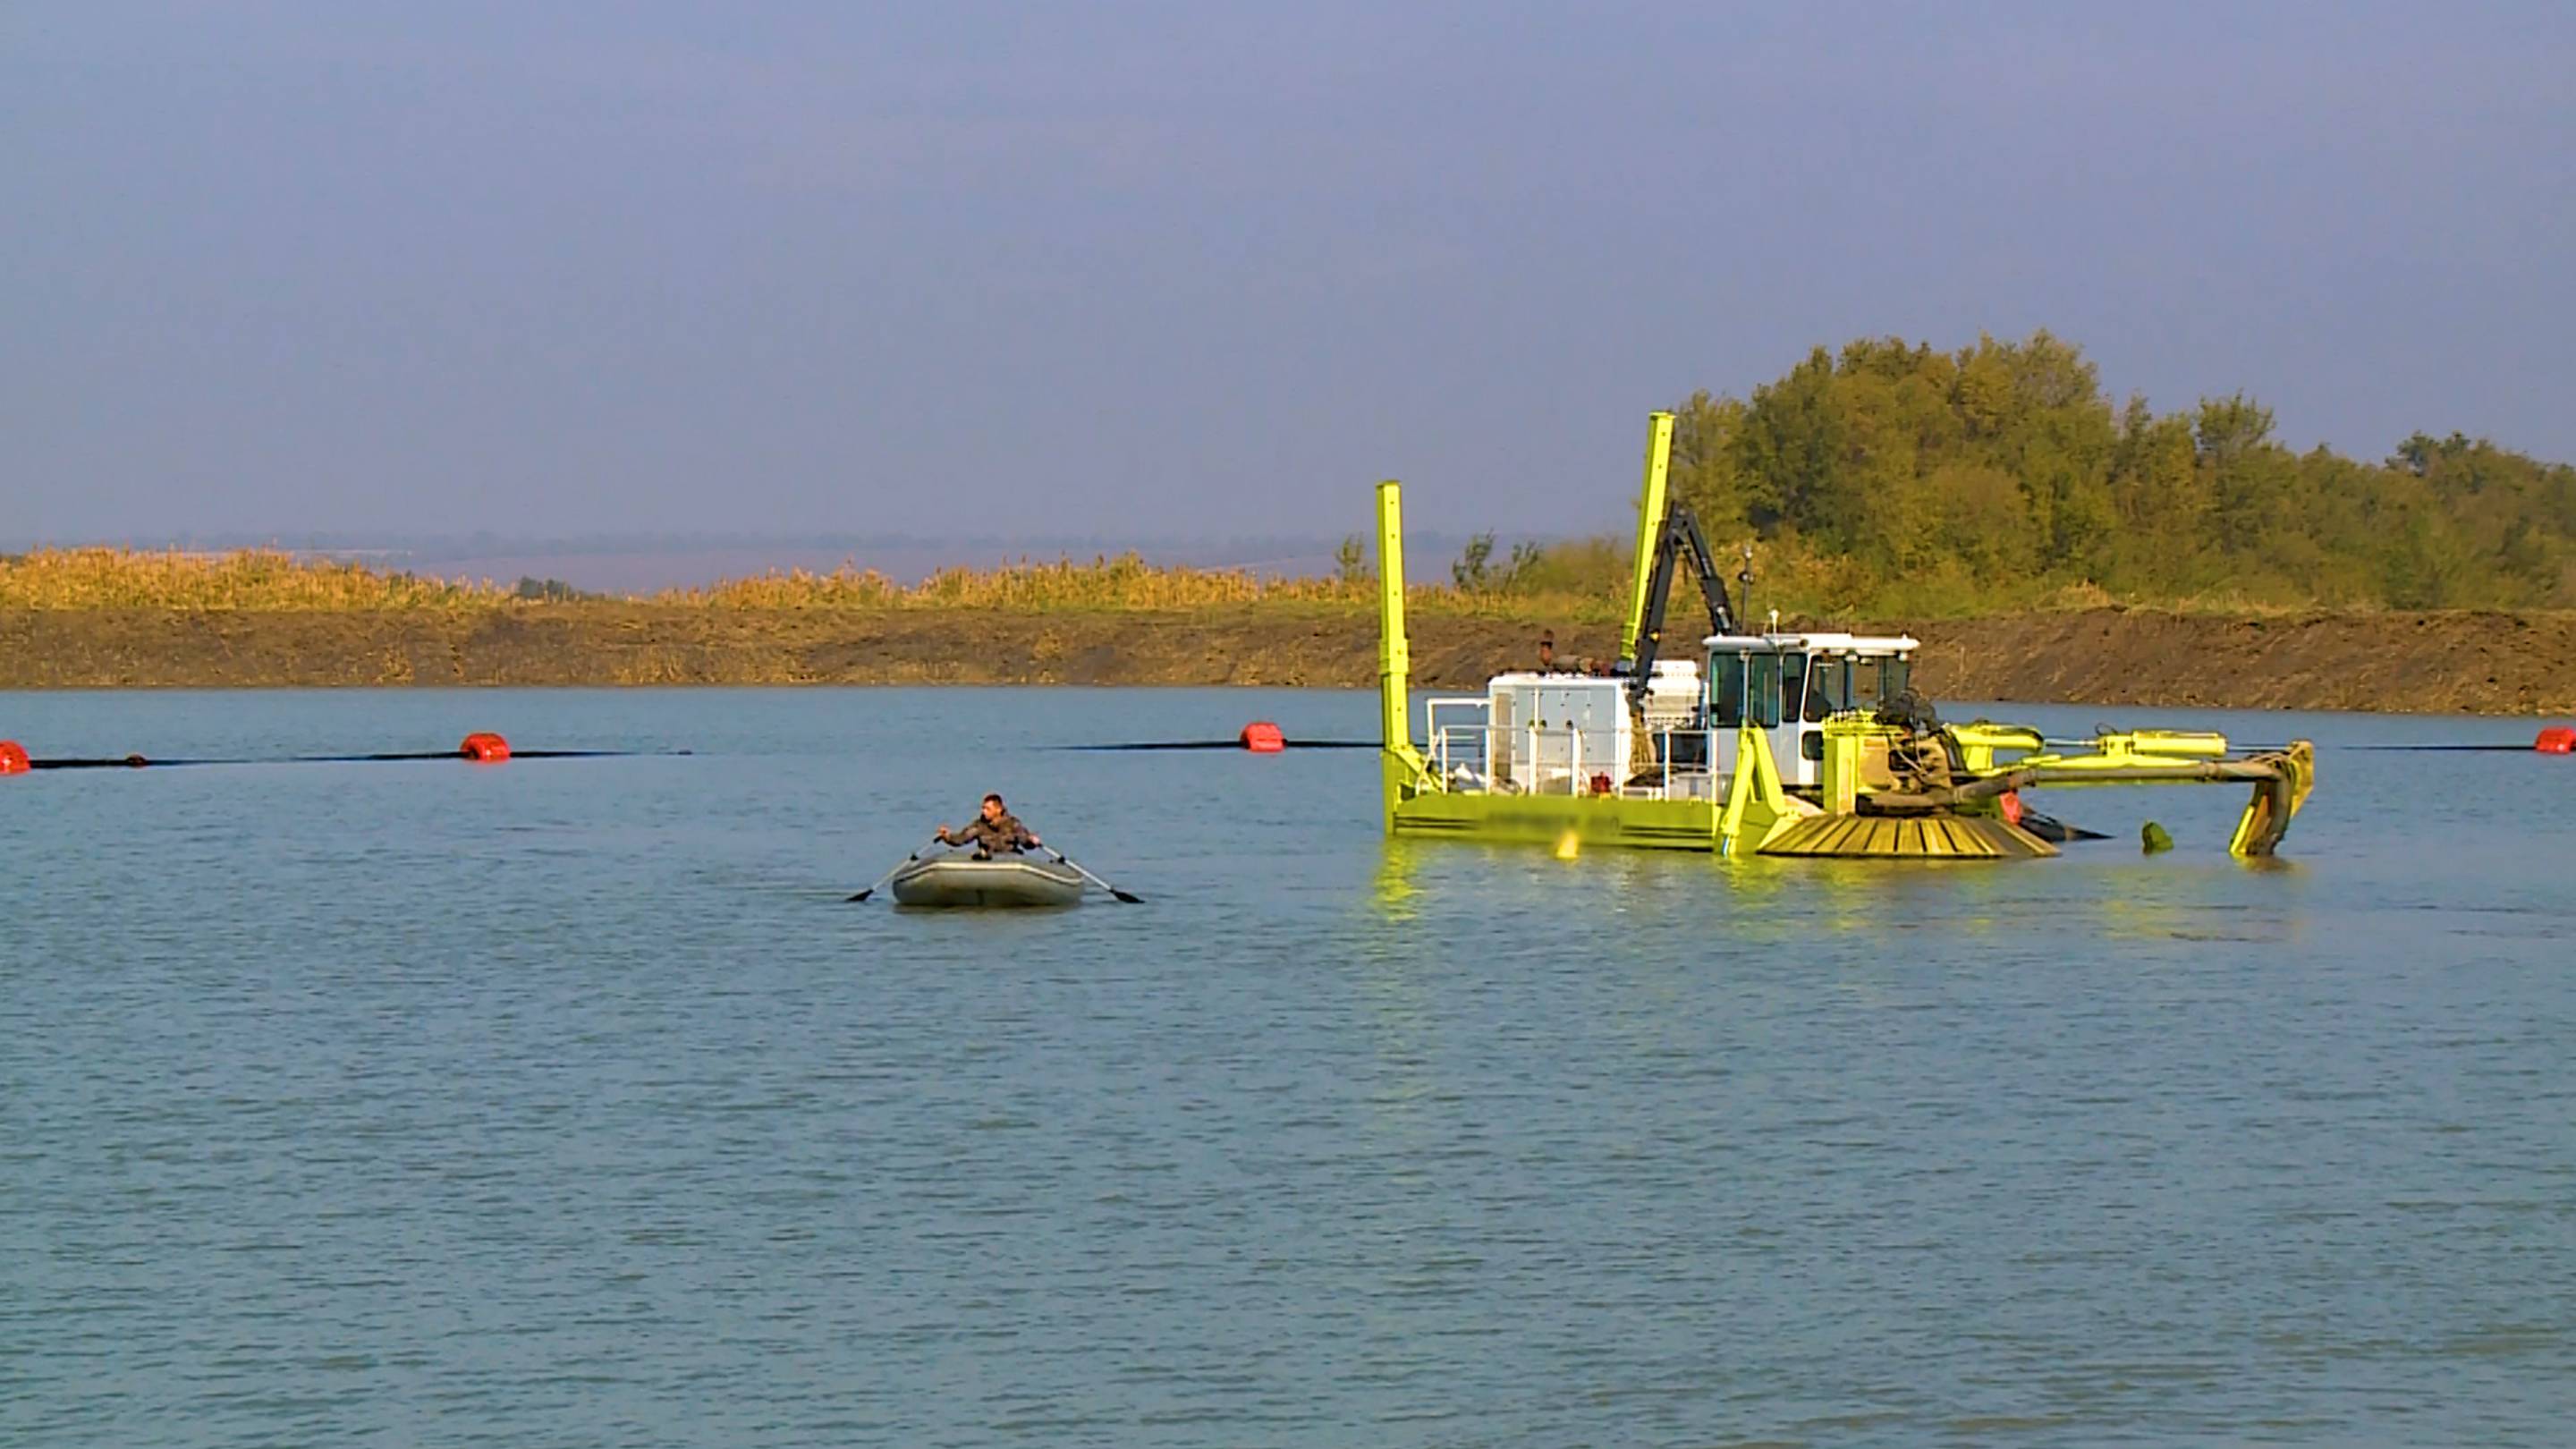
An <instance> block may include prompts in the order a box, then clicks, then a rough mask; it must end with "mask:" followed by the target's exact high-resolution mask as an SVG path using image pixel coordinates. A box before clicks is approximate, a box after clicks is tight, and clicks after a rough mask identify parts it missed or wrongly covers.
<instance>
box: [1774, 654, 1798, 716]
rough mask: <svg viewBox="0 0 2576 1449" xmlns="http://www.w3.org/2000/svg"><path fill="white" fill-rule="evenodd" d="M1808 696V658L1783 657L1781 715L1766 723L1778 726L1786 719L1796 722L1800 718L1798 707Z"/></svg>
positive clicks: (1781, 658) (1784, 655)
mask: <svg viewBox="0 0 2576 1449" xmlns="http://www.w3.org/2000/svg"><path fill="white" fill-rule="evenodd" d="M1806 694H1807V656H1806V655H1804V654H1783V655H1781V656H1780V713H1779V715H1778V717H1777V718H1774V719H1771V720H1767V721H1765V723H1768V724H1778V723H1779V722H1780V721H1781V720H1784V719H1786V720H1794V719H1796V718H1798V706H1799V703H1800V702H1801V701H1802V700H1804V699H1805V698H1806Z"/></svg>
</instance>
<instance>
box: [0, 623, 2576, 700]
mask: <svg viewBox="0 0 2576 1449" xmlns="http://www.w3.org/2000/svg"><path fill="white" fill-rule="evenodd" d="M1899 622H1901V621H1878V624H1877V627H1882V628H1885V627H1896V626H1897V624H1898V623H1899ZM2571 623H2576V616H2571V615H2566V614H2479V613H2459V614H2327V613H2319V614H2309V615H2288V616H2281V617H2274V618H2261V619H2249V618H2221V617H2209V616H2200V615H2189V614H2168V613H2158V612H2154V611H2149V610H2137V609H2095V610H2088V611H2085V612H2081V613H2069V614H2038V615H2026V616H2017V617H2010V618H1998V619H1981V620H1958V621H1948V622H1942V623H1927V624H1916V625H1911V626H1908V627H1909V629H1910V632H1912V633H1913V634H1914V635H1915V636H1916V637H1918V638H1920V639H1922V640H1923V641H1924V649H1923V654H1922V665H1921V679H1922V682H1923V684H1924V686H1925V689H1926V692H1928V693H1930V694H1932V695H1934V696H1935V697H1937V698H1944V699H1966V700H2016V701H2028V702H2042V703H2044V702H2068V703H2085V704H2140V705H2216V706H2227V707H2235V708H2299V709H2371V710H2410V711H2443V712H2450V711H2476V712H2485V713H2496V714H2534V713H2552V714H2555V713H2565V712H2569V711H2576V629H2571V628H2570V625H2571ZM1537 628H1538V623H1537V622H1535V621H1519V620H1505V619H1467V618H1455V617H1443V616H1438V615H1433V616H1428V617H1424V618H1420V619H1418V620H1416V621H1415V626H1414V639H1413V665H1414V679H1415V682H1416V683H1418V684H1422V685H1425V686H1429V687H1434V688H1448V689H1470V688H1474V687H1476V686H1478V685H1481V684H1482V683H1483V682H1484V679H1485V677H1486V676H1487V675H1489V674H1491V673H1493V672H1495V671H1496V670H1498V669H1503V668H1508V667H1513V666H1517V665H1526V664H1528V663H1530V662H1532V660H1533V641H1534V640H1535V637H1536V631H1537ZM1556 635H1557V639H1558V642H1559V645H1560V647H1561V649H1562V651H1563V652H1564V653H1565V654H1567V655H1569V656H1581V655H1607V654H1609V653H1610V652H1612V650H1613V649H1614V648H1615V647H1616V644H1617V640H1616V637H1615V635H1614V633H1613V631H1612V630H1610V629H1609V628H1607V627H1604V626H1590V627H1586V626H1571V627H1560V628H1558V629H1557V630H1556ZM1376 674H1377V632H1376V623H1375V620H1374V618H1372V617H1370V616H1368V615H1365V614H1354V613H1351V612H1348V611H1344V610H1329V611H1326V610H1314V611H1305V610H1299V609H1295V608H1290V607H1281V606H1255V607H1244V608H1233V609H1221V610H1210V611H1204V612H1174V613H1099V614H1077V613H1054V614H1028V613H999V612H986V611H975V610H953V611H927V610H888V611H883V612H842V611H831V612H825V611H814V612H798V611H779V612H740V611H724V610H716V609H706V608H688V607H670V606H656V605H643V604H564V605H537V606H529V607H525V608H511V609H499V610H479V611H464V612H458V613H453V614H449V613H437V612H431V611H407V612H387V613H185V612H171V611H133V612H124V611H117V612H107V611H95V612H93V611H13V612H0V688H12V689H29V688H37V689H42V688H96V687H117V686H285V685H391V684H433V685H434V684H445V685H570V684H920V683H940V684H1235V685H1325V686H1342V687H1357V686H1365V685H1368V684H1371V683H1374V682H1375V679H1376Z"/></svg>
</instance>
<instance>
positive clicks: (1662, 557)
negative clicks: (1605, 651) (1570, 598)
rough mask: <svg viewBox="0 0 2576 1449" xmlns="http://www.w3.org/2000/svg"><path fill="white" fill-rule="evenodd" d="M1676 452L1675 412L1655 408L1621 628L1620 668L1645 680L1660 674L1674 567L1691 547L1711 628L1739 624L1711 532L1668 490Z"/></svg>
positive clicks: (1712, 630) (1713, 631)
mask: <svg viewBox="0 0 2576 1449" xmlns="http://www.w3.org/2000/svg"><path fill="white" fill-rule="evenodd" d="M1672 455H1673V415H1672V414H1671V413H1652V414H1649V415H1648V419H1647V431H1646V479H1645V484H1644V486H1643V487H1642V488H1640V489H1639V491H1638V498H1637V561H1636V567H1635V570H1634V572H1633V574H1632V576H1631V578H1630V580H1629V586H1628V618H1627V622H1626V624H1625V625H1624V626H1623V627H1622V628H1621V630H1620V633H1619V665H1618V672H1619V673H1621V674H1624V675H1627V676H1629V677H1630V678H1633V679H1636V680H1640V681H1642V680H1645V679H1647V678H1649V677H1651V676H1652V675H1653V674H1654V672H1655V659H1656V657H1657V656H1658V655H1660V654H1661V653H1662V652H1663V645H1664V615H1665V611H1666V610H1667V609H1668V608H1669V607H1670V606H1671V604H1672V598H1673V570H1674V569H1675V568H1677V567H1679V566H1680V563H1681V558H1682V555H1683V554H1684V553H1685V552H1687V553H1688V554H1689V556H1690V565H1691V571H1692V572H1693V573H1695V574H1697V575H1698V576H1699V592H1700V598H1701V600H1702V602H1704V603H1706V604H1707V605H1708V632H1709V633H1711V634H1728V633H1732V632H1734V629H1735V610H1734V608H1733V607H1732V606H1731V605H1729V604H1728V602H1727V598H1726V582H1725V579H1724V576H1723V575H1721V574H1719V573H1718V571H1717V558H1716V555H1715V554H1714V553H1713V552H1712V551H1711V550H1710V548H1709V546H1708V536H1707V535H1706V534H1703V533H1701V532H1700V528H1699V519H1698V518H1697V517H1695V516H1693V514H1692V513H1691V511H1690V509H1689V507H1688V506H1686V505H1683V504H1679V503H1673V502H1671V501H1670V498H1669V495H1668V493H1667V492H1666V488H1665V483H1666V479H1667V477H1668V475H1669V474H1670V472H1671V468H1672Z"/></svg>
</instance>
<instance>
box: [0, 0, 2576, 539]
mask: <svg viewBox="0 0 2576 1449" xmlns="http://www.w3.org/2000/svg"><path fill="white" fill-rule="evenodd" d="M2571 74H2576V6H2571V5H2566V4H2563V3H2535V4H2484V5H2478V4H2469V5H2461V6H2455V7H2442V6H2430V5H2423V4H2418V3H2405V4H2382V3H2362V0H2354V3H2342V4H2292V3H2276V4H2262V5H2245V4H2182V3H2172V4H2155V5H2142V6H2120V7H2116V8H2115V7H2110V6H2094V5H2080V6H2065V5H2054V4H2030V5H1943V6H1903V5H1893V4H1890V5H1883V6H1873V5H1835V4H1799V5H1794V6H1788V5H1779V4H1764V5H1750V6H1736V5H1725V4H1714V3H1678V4H1617V3H1606V4H1605V3H1592V4H1579V5H1578V4H1566V5H1518V4H1507V3H1478V4H1451V3H1414V4H1405V5H1386V4H1343V3H1337V0H1299V3H1295V4H1274V5H1261V6H1253V5H1241V4H1223V3H1209V0H1187V3H1173V4H1162V3H1100V4H1085V5H1070V4H1014V3H976V0H935V3H933V0H925V3H917V4H902V5H867V4H848V3H813V4H791V3H759V4H756V3H745V4H740V5H709V4H704V3H678V0H627V3H619V4H607V3H576V0H561V3H550V4H545V5H528V4H525V3H496V4H479V3H440V4H436V5H424V4H420V3H417V0H404V3H374V0H331V3H322V0H308V3H304V4H291V5H290V4H260V3H250V0H243V3H233V4H189V3H166V4H153V5H144V4H126V3H117V0H77V3H54V0H15V3H12V4H10V5H8V6H6V7H0V197H6V198H8V203H9V212H10V214H9V216H8V218H7V219H6V221H5V223H0V539H18V540H45V541H55V542H69V541H78V540H86V539H138V540H140V539H152V538H163V537H173V536H178V535H182V534H190V533H209V532H217V533H241V532H249V533H254V534H256V533H265V532H274V533H277V534H281V535H305V534H313V533H333V534H341V535H359V536H365V535H370V534H375V533H383V534H386V535H389V536H392V535H407V534H458V533H465V532H471V531H478V530H480V531H490V532H493V533H496V534H498V535H501V536H505V537H563V536H574V535H578V536H583V537H595V536H603V535H619V534H622V533H627V532H633V533H638V534H646V533H650V534H662V533H687V532H692V531H714V532H722V533H726V534H731V535H757V536H793V535H798V534H804V533H816V532H830V533H852V532H861V533H865V532H902V533H908V534H912V535H917V536H925V537H934V538H935V537H940V536H947V535H974V536H977V537H996V536H998V537H1004V538H1008V537H1019V536H1028V537H1040V536H1050V535H1064V534H1080V535H1084V536H1099V537H1110V538H1121V537H1134V538H1137V539H1164V538H1176V537H1194V536H1254V535H1260V536H1268V535H1297V536H1307V535H1319V536H1323V537H1338V536H1339V535H1341V534H1343V533H1346V532H1354V531H1362V530H1365V529H1367V528H1368V527H1369V498H1370V492H1369V488H1370V485H1371V484H1372V483H1373V482H1375V481H1376V480H1377V479H1379V478H1383V477H1399V478H1402V479H1404V480H1405V481H1406V483H1407V485H1408V492H1407V504H1408V511H1409V514H1410V515H1411V517H1412V518H1413V519H1414V520H1415V521H1417V522H1420V521H1423V520H1425V519H1431V520H1436V521H1438V522H1440V523H1442V524H1445V525H1447V526H1451V527H1453V528H1457V529H1467V528H1478V527H1486V528H1495V529H1499V530H1502V531H1504V532H1506V533H1510V534H1529V533H1535V534H1574V533H1589V532H1595V531H1605V530H1615V529H1618V528H1622V527H1624V526H1626V525H1625V520H1626V518H1627V516H1628V513H1629V510H1630V508H1631V506H1632V504H1631V497H1632V494H1633V492H1634V489H1635V477H1634V474H1635V470H1636V464H1637V459H1638V456H1639V453H1640V450H1641V447H1642V444H1643V441H1644V431H1645V414H1646V413H1647V412H1648V411H1649V410H1650V409H1653V408H1656V407H1659V406H1667V405H1670V404H1671V403H1672V402H1674V401H1675V400H1677V399H1679V398H1681V397H1683V396H1686V395H1687V394H1689V393H1690V392H1691V391H1693V390H1695V389H1700V388H1706V389H1708V390H1710V391H1713V392H1719V393H1735V394H1738V395H1741V394H1743V393H1745V392H1747V391H1749V390H1750V389H1751V388H1753V387H1755V386H1757V385H1759V384H1761V383H1763V382H1766V381H1768V380H1770V379H1773V378H1775V377H1777V376H1779V375H1780V374H1781V373H1783V372H1785V371H1786V370H1787V369H1788V368H1789V367H1790V366H1791V365H1793V364H1794V363H1795V362H1797V361H1798V360H1799V359H1800V358H1801V357H1803V356H1804V355H1805V354H1806V353H1807V351H1808V350H1809V349H1811V348H1813V347H1815V346H1818V345H1828V346H1830V345H1837V344H1839V343H1841V342H1844V341H1847V340H1850V339H1852V338H1854V337H1859V336H1864V335H1873V336H1875V335H1899V336H1903V337H1906V338H1909V339H1915V340H1925V341H1930V342H1932V343H1934V344H1936V345H1939V346H1943V347H1957V346H1961V345H1965V344H1968V343H1971V342H1973V341H1974V340H1975V339H1976V337H1977V335H1978V334H1979V333H1980V332H1981V331H1982V332H1991V333H1993V334H1995V335H1998V336H2022V335H2027V334H2028V333H2029V332H2031V331H2032V330H2034V329H2037V328H2042V327H2045V328H2047V329H2049V330H2051V331H2053V332H2054V333H2056V334H2057V335H2059V336H2061V337H2064V338H2067V339H2069V340H2072V341H2074V342H2076V343H2078V344H2080V345H2081V346H2082V347H2083V348H2084V349H2085V351H2086V353H2087V354H2088V356H2090V357H2091V358H2092V359H2093V360H2094V361H2095V362H2096V363H2097V364H2098V365H2099V367H2100V371H2101V375H2102V379H2103V382H2104V383H2105V385H2106V386H2107V387H2108V388H2109V389H2110V390H2111V391H2112V392H2113V393H2114V394H2116V395H2122V396H2125V395H2126V394H2128V393H2131V392H2142V393H2144V394H2145V395H2146V396H2147V397H2148V399H2149V400H2150V401H2151V402H2152V403H2154V404H2155V405H2157V406H2159V407H2162V408H2174V407H2181V406H2186V405H2188V404H2190V403H2191V402H2192V401H2194V400H2195V399H2197V398H2199V397H2201V396H2204V395H2212V394H2216V395H2224V394H2227V393H2231V392H2236V391H2239V390H2242V391H2245V392H2247V393H2250V394H2252V395H2254V396H2255V397H2257V398H2259V399H2261V400H2262V401H2264V402H2265V403H2267V404H2269V405H2270V406H2271V407H2272V408H2273V409H2274V410H2275V412H2276V414H2277V416H2278V418H2279V423H2280V428H2279V431H2280V433H2281V435H2282V436H2283V437H2284V438H2285V440H2287V441H2289V442H2291V443H2293V444H2296V445H2299V446H2307V445H2310V444H2314V443H2320V442H2322V443H2326V444H2329V445H2331V446H2333V447H2335V448H2337V449H2340V450H2343V451H2346V452H2349V453H2352V454H2355V455H2357V456H2361V457H2365V458H2377V457H2380V456H2383V455H2385V454H2386V453H2387V451H2388V450H2389V448H2390V447H2391V445H2393V444H2394V443H2395V442H2396V441H2397V440H2398V439H2400V438H2402V437H2404V436H2406V435H2407V434H2408V433H2411V432H2413V431H2415V430H2417V429H2424V430H2427V431H2433V432H2439V433H2447V432H2450V431H2452V430H2459V431H2463V432H2467V433H2469V434H2471V435H2488V436H2492V437H2493V438H2495V439H2496V440H2497V441H2498V442H2501V443H2504V444H2505V445H2507V446H2510V447H2515V448H2519V449H2523V450H2525V451H2529V452H2534V453H2537V454H2540V455H2542V456H2545V457H2550V458H2555V459H2576V407H2571V406H2570V405H2569V404H2570V401H2571V399H2576V345H2571V344H2576V328H2571V323H2576V98H2572V97H2576V92H2571V91H2570V89H2569V88H2568V86H2567V84H2566V79H2567V77H2568V76H2570V75H2571Z"/></svg>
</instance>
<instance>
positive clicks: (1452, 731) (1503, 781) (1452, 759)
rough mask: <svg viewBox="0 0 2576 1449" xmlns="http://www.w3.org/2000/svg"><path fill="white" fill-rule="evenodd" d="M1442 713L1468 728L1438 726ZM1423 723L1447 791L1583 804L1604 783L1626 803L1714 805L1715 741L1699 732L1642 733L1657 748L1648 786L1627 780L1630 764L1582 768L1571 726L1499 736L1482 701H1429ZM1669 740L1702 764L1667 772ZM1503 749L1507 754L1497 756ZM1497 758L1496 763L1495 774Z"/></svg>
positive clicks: (1578, 735) (1577, 733) (1579, 739)
mask: <svg viewBox="0 0 2576 1449" xmlns="http://www.w3.org/2000/svg"><path fill="white" fill-rule="evenodd" d="M1444 713H1446V714H1460V713H1463V714H1467V715H1469V716H1470V720H1469V721H1467V722H1451V723H1443V722H1442V716H1443V714H1444ZM1426 715H1427V723H1428V726H1429V729H1430V733H1431V748H1430V752H1429V763H1430V765H1431V771H1432V774H1433V775H1434V776H1435V777H1436V778H1438V779H1439V781H1440V783H1441V785H1442V786H1443V787H1444V788H1447V789H1452V790H1465V791H1467V792H1469V793H1477V794H1512V795H1567V796H1582V795H1590V794H1593V793H1595V792H1594V790H1593V789H1592V783H1593V781H1594V780H1595V779H1597V778H1599V777H1602V776H1607V777H1608V778H1609V779H1610V780H1611V781H1612V782H1613V783H1612V786H1611V790H1610V793H1612V794H1616V795H1621V796H1625V797H1627V798H1630V799H1643V800H1670V799H1676V798H1680V799H1700V798H1713V797H1714V796H1715V794H1716V791H1717V778H1716V758H1715V753H1714V741H1713V740H1712V739H1711V738H1710V734H1709V732H1708V731H1706V730H1698V729H1662V730H1654V731H1650V732H1648V733H1647V736H1646V738H1647V739H1648V740H1650V741H1653V742H1655V743H1656V744H1657V745H1658V746H1659V748H1657V749H1656V751H1655V755H1656V758H1657V759H1658V760H1659V761H1660V767H1659V769H1658V770H1657V773H1656V778H1655V779H1654V780H1653V782H1651V783H1644V784H1640V783H1637V782H1636V781H1635V780H1634V779H1633V778H1632V775H1631V772H1630V770H1629V761H1627V760H1624V759H1623V760H1619V761H1616V762H1612V763H1609V764H1608V767H1607V768H1598V769H1596V768H1591V767H1590V766H1592V765H1596V764H1601V763H1602V762H1588V761H1586V760H1585V758H1584V754H1583V741H1584V732H1583V731H1582V730H1581V729H1580V728H1577V727H1575V726H1573V725H1557V726H1547V727H1542V726H1538V725H1520V726H1516V727H1512V728H1509V729H1505V728H1502V727H1499V726H1496V725H1495V724H1494V723H1493V722H1492V718H1491V714H1490V707H1489V705H1488V703H1487V702H1486V701H1485V700H1483V699H1467V698H1452V699H1434V700H1431V701H1429V702H1428V708H1427V711H1426ZM1593 739H1594V740H1595V742H1596V743H1597V742H1598V741H1599V739H1600V736H1599V735H1598V734H1597V733H1596V734H1595V735H1594V736H1593ZM1676 739H1684V740H1688V739H1697V740H1699V741H1701V742H1702V753H1703V760H1704V763H1703V764H1702V765H1701V766H1700V767H1699V768H1696V769H1693V768H1684V769H1681V770H1679V771H1676V770H1675V769H1674V767H1673V744H1674V741H1675V740H1676ZM1559 741H1562V742H1563V749H1562V752H1561V753H1560V752H1559V751H1558V750H1557V748H1555V746H1556V745H1557V744H1558V742H1559ZM1506 745H1508V746H1509V747H1510V748H1508V749H1505V748H1498V747H1501V746H1506ZM1542 746H1546V747H1547V748H1544V749H1543V748H1542ZM1498 755H1499V756H1500V757H1501V758H1502V761H1503V764H1502V767H1501V768H1500V769H1499V770H1498V769H1497V768H1496V759H1497V756H1498Z"/></svg>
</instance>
